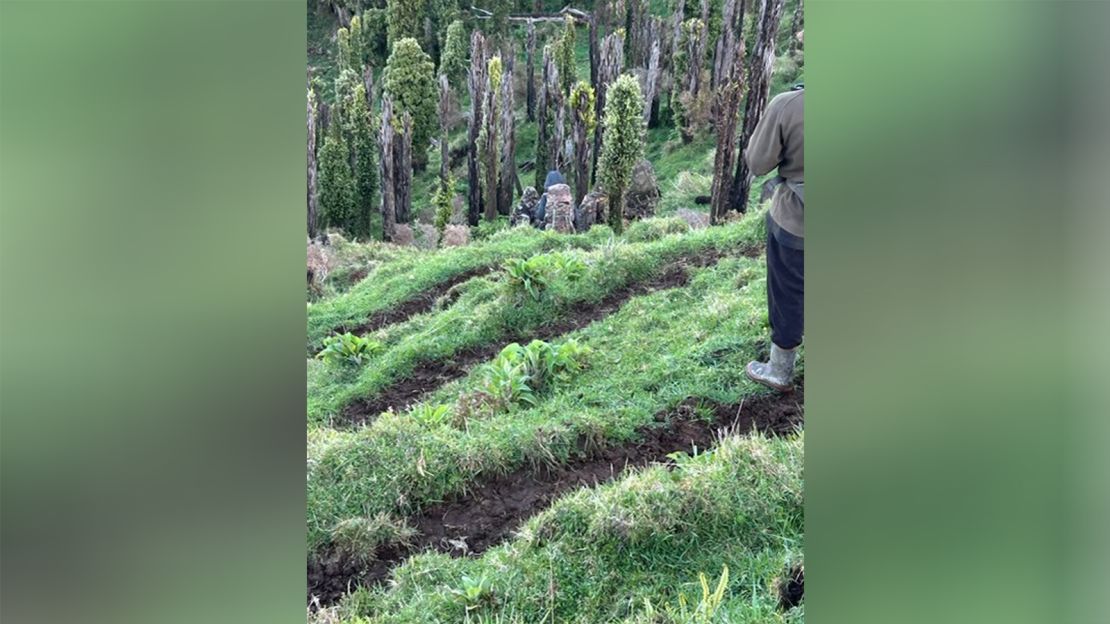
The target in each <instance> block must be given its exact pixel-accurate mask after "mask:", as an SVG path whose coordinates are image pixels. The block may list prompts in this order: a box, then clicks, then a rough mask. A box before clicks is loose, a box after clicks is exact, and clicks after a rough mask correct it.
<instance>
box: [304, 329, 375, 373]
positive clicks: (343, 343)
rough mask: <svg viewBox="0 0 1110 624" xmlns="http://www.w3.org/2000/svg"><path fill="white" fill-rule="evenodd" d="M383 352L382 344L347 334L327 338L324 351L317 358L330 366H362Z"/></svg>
mask: <svg viewBox="0 0 1110 624" xmlns="http://www.w3.org/2000/svg"><path fill="white" fill-rule="evenodd" d="M381 350H382V344H381V343H380V342H378V341H376V340H371V339H369V338H365V337H363V336H355V335H354V334H352V333H351V332H347V333H345V334H339V335H337V336H329V337H327V338H325V339H324V349H323V350H322V351H320V353H318V354H317V355H316V357H317V358H319V359H321V360H324V361H325V362H327V363H329V364H341V365H349V366H351V365H353V366H360V365H362V364H363V363H364V362H365V361H367V360H369V359H370V358H371V357H372V356H373V355H374V354H375V353H377V352H378V351H381Z"/></svg>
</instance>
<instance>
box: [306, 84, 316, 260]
mask: <svg viewBox="0 0 1110 624" xmlns="http://www.w3.org/2000/svg"><path fill="white" fill-rule="evenodd" d="M307 99H308V236H309V238H315V237H316V215H317V212H318V209H317V204H316V94H315V93H314V92H313V91H312V88H311V87H309V89H308V98H307Z"/></svg>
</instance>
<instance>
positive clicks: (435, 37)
mask: <svg viewBox="0 0 1110 624" xmlns="http://www.w3.org/2000/svg"><path fill="white" fill-rule="evenodd" d="M427 2H428V13H427V15H428V17H429V18H430V20H431V26H432V30H431V35H432V38H431V40H430V41H428V42H427V49H428V51H429V52H430V53H431V55H432V59H433V60H434V61H435V62H436V64H437V65H439V64H442V62H443V48H444V46H445V45H446V43H447V29H448V27H449V26H450V25H451V24H452V23H454V22H455V21H456V20H458V18H459V3H458V0H427ZM464 36H465V35H464ZM440 71H442V70H440Z"/></svg>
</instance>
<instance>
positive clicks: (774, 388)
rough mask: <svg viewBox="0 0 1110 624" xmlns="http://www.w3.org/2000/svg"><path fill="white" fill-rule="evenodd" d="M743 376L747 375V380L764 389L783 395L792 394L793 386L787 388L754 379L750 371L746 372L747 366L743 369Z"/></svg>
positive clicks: (764, 380)
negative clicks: (776, 391) (764, 387)
mask: <svg viewBox="0 0 1110 624" xmlns="http://www.w3.org/2000/svg"><path fill="white" fill-rule="evenodd" d="M744 374H745V375H747V377H748V379H751V380H752V381H754V382H755V383H757V384H759V385H761V386H766V387H768V388H770V389H772V390H778V391H779V392H782V393H784V394H788V393H791V392H794V386H793V384H791V385H789V386H780V385H779V384H776V383H773V382H770V381H767V380H766V379H760V378H758V377H756V376H755V375H752V372H751V371H750V370H748V367H747V366H745V367H744Z"/></svg>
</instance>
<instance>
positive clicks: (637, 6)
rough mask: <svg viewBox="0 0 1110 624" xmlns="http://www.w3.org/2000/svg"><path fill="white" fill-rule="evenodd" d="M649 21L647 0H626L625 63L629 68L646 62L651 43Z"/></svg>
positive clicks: (641, 65)
mask: <svg viewBox="0 0 1110 624" xmlns="http://www.w3.org/2000/svg"><path fill="white" fill-rule="evenodd" d="M649 22H650V16H649V15H648V6H647V0H628V21H627V26H626V30H627V33H626V37H627V39H626V41H625V46H626V49H625V65H626V66H627V67H629V68H632V67H643V66H644V65H646V64H647V60H648V53H649V52H648V50H649V46H650V45H651V41H650V36H651V32H650V24H649Z"/></svg>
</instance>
